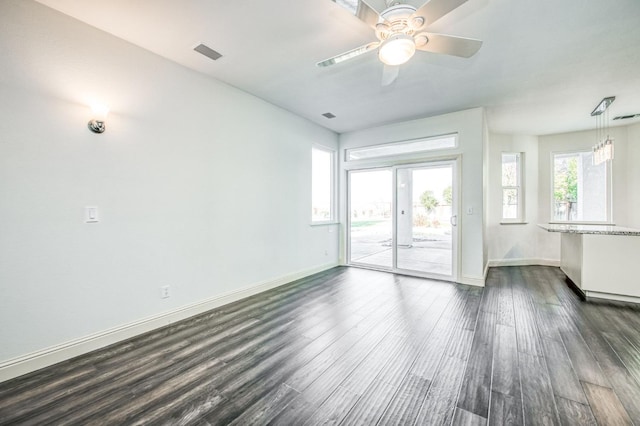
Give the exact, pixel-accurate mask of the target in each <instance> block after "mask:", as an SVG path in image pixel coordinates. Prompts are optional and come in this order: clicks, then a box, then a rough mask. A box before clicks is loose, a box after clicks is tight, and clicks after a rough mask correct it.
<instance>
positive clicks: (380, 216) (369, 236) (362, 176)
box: [349, 169, 393, 269]
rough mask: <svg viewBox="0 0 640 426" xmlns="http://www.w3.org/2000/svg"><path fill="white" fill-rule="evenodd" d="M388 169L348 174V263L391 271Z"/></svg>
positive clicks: (390, 196)
mask: <svg viewBox="0 0 640 426" xmlns="http://www.w3.org/2000/svg"><path fill="white" fill-rule="evenodd" d="M392 203H393V174H392V171H391V169H376V170H358V171H351V172H349V263H352V264H358V265H365V266H371V267H374V268H383V269H392V268H393V218H392V212H393V206H392Z"/></svg>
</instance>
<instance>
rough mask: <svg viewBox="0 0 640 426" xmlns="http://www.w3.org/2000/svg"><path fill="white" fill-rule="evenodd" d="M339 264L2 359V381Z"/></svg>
mask: <svg viewBox="0 0 640 426" xmlns="http://www.w3.org/2000/svg"><path fill="white" fill-rule="evenodd" d="M336 266H338V264H337V263H328V264H324V265H321V266H317V267H315V268H310V269H307V270H303V271H298V272H294V273H292V274H288V275H285V276H282V277H279V278H276V279H273V280H267V281H263V282H259V283H256V284H253V285H251V286H248V287H245V288H242V289H239V290H234V291H231V292H227V293H223V294H220V295H218V296H214V297H212V298H210V299H206V300H203V301H201V302H196V303H192V304H189V305H185V306H182V307H180V308H177V309H174V310H171V311H168V312H163V313H160V314H158V315H154V316H151V317H147V318H143V319H140V320H138V321H135V322H132V323H129V324H124V325H121V326H118V327H113V328H110V329H107V330H103V331H100V332H97V333H93V334H90V335H88V336H84V337H81V338H78V339H74V340H70V341H68V342H65V343H61V344H59V345H55V346H51V347H48V348H45V349H42V350H39V351H36V352H32V353H29V354H26V355H22V356H19V357H16V358H12V359H9V360H6V361H2V362H0V382H3V381H5V380H9V379H12V378H14V377H18V376H21V375H23V374H27V373H30V372H32V371H36V370H39V369H41V368H44V367H48V366H50V365H53V364H56V363H58V362H61V361H65V360H68V359H71V358H74V357H76V356H78V355H82V354H85V353H88V352H91V351H94V350H96V349H100V348H104V347H106V346H109V345H112V344H114V343H118V342H121V341H123V340H126V339H130V338H132V337H134V336H137V335H140V334H142V333H146V332H148V331H152V330H155V329H157V328H160V327H164V326H166V325H168V324H172V323H174V322H177V321H181V320H183V319H186V318H189V317H192V316H194V315H198V314H201V313H203V312H207V311H209V310H211V309H214V308H218V307H220V306H223V305H226V304H229V303H232V302H235V301H238V300H240V299H244V298H246V297H249V296H253V295H255V294H258V293H262V292H264V291H267V290H270V289H272V288H276V287H279V286H281V285H284V284H287V283H290V282H292V281H295V280H298V279H300V278H304V277H307V276H309V275H313V274H316V273H318V272H322V271H326V270H328V269H331V268H334V267H336Z"/></svg>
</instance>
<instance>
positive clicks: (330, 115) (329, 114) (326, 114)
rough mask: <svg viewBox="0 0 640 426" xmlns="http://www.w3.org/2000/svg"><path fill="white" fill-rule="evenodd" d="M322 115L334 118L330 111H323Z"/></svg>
mask: <svg viewBox="0 0 640 426" xmlns="http://www.w3.org/2000/svg"><path fill="white" fill-rule="evenodd" d="M322 115H323V116H325V117H327V118H336V116H335V115H333V114H331V113H330V112H325V113H324V114H322Z"/></svg>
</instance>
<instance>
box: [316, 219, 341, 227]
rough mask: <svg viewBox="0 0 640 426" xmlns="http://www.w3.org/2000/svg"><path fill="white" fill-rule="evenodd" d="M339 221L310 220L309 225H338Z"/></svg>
mask: <svg viewBox="0 0 640 426" xmlns="http://www.w3.org/2000/svg"><path fill="white" fill-rule="evenodd" d="M339 224H340V222H336V221H333V220H332V221H328V222H311V223H310V224H309V226H330V225H339Z"/></svg>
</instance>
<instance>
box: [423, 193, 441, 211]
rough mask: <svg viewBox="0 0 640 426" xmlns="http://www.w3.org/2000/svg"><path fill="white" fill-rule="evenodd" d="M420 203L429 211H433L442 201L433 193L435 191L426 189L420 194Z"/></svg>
mask: <svg viewBox="0 0 640 426" xmlns="http://www.w3.org/2000/svg"><path fill="white" fill-rule="evenodd" d="M420 204H422V205H423V206H424V209H425V210H426V211H427V213H432V212H433V211H434V210H435V209H436V207H438V206H439V205H440V202H439V201H438V199H437V198H436V197H435V195H433V191H424V192H423V193H422V195H421V196H420Z"/></svg>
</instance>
